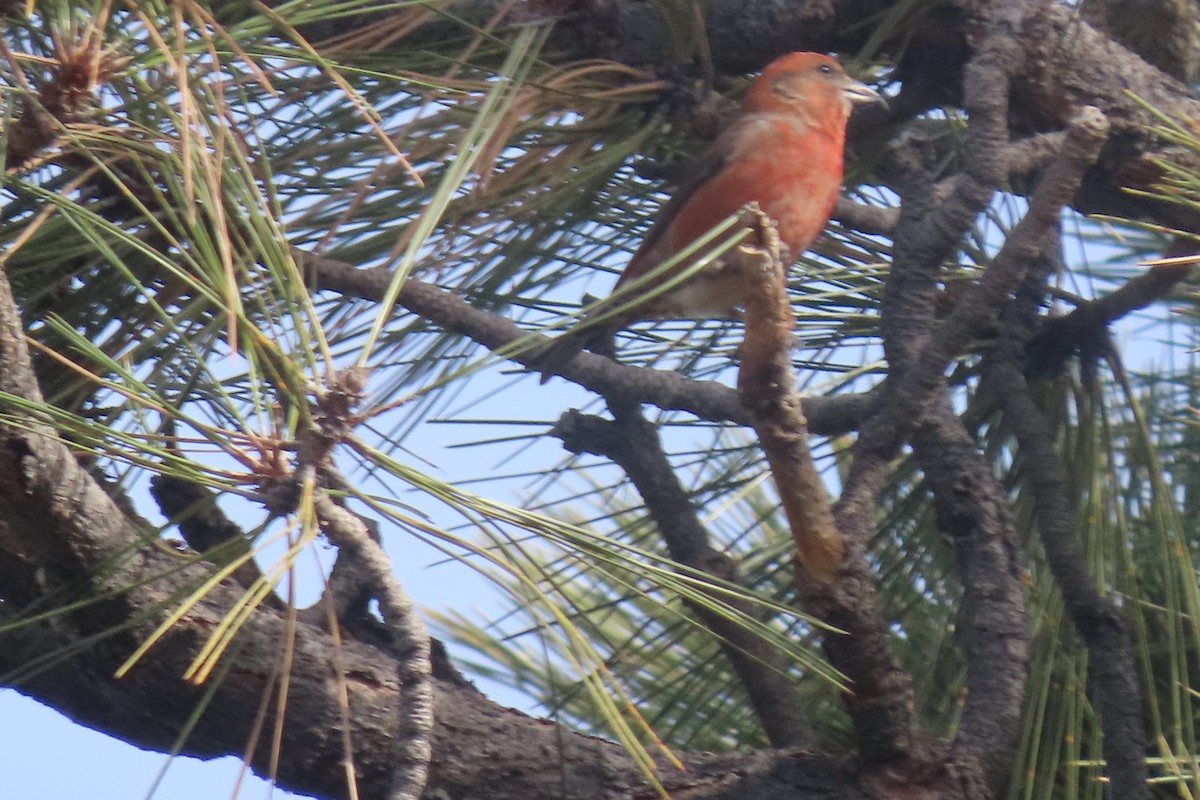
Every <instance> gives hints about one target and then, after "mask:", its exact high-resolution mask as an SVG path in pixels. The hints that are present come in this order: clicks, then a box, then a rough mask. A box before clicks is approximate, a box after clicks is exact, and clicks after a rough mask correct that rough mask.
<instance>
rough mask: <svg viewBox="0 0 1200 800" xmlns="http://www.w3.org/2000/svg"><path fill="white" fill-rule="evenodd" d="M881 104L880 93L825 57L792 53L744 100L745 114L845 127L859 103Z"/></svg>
mask: <svg viewBox="0 0 1200 800" xmlns="http://www.w3.org/2000/svg"><path fill="white" fill-rule="evenodd" d="M877 102H883V98H882V97H881V96H880V95H879V93H878V92H876V91H875V90H874V89H872V88H871V87H870V86H867V85H866V84H865V83H862V82H860V81H856V80H854V79H853V78H851V77H850V76H849V75H847V74H846V72H845V70H843V69H842V67H841V65H840V64H838V63H837V62H836V61H834V60H833V59H832V58H830V57H829V56H827V55H825V54H824V53H789V54H787V55H785V56H780V57H779V58H777V59H775V60H774V61H772V62H771V63H770V64H768V65H767V66H766V68H765V69H764V70H763V71H762V74H761V75H759V76H758V78H756V79H755V81H754V83H753V84H752V85H751V86H750V90H749V91H748V92H746V97H745V99H743V100H742V111H743V112H745V113H751V114H755V113H758V114H762V113H773V114H788V115H792V116H797V117H800V118H802V119H804V120H806V121H809V122H810V123H813V124H826V123H830V122H834V121H836V122H837V123H838V124H839V125H844V124H845V121H846V118H847V117H849V116H850V109H851V108H852V107H853V106H854V105H855V104H856V103H877Z"/></svg>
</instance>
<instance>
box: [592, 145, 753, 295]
mask: <svg viewBox="0 0 1200 800" xmlns="http://www.w3.org/2000/svg"><path fill="white" fill-rule="evenodd" d="M743 130H744V129H743V126H741V125H739V124H737V123H735V124H734V125H732V126H731V127H730V128H728V129H727V130H726V131H725V133H723V134H722V135H721V136H719V137H717V139H716V140H715V141H714V142H713V143H712V144H711V145H709V146H708V149H707V150H706V151H704V154H703V155H702V156H700V157H699V158H697V159H696V160H695V161H694V162H693V163H692V165H691V168H690V169H689V170H688V172H687V176H686V177H685V178H684V180H683V181H681V182H680V184H679V188H678V189H676V190H675V192H674V194H672V195H671V199H670V200H668V201H667V202H666V203H665V204H664V205H663V207H662V208H661V209H660V210H659V212H658V217H657V218H656V219H655V221H654V225H652V226H651V228H650V231H649V232H648V233H647V234H646V238H645V239H643V240H642V244H641V246H639V247H638V249H637V251H636V252H635V253H634V254H633V257H632V258H631V259H629V264H628V266H626V267H625V269H624V270H623V271H622V272H621V277H620V278H618V279H617V284H616V285H617V287H618V288H619V287H620V286H621V284H623V283H625V282H626V281H627V280H633V279H635V278H637V277H639V276H640V275H642V274H644V273H645V272H646V271H648V269H652V268H653V267H654V266H656V265H655V264H642V262H643V261H644V260H645V259H646V258H647V255H648V254H650V253H653V252H655V251H656V249H657V248H658V246H659V245H660V244H661V243H662V241H663V237H664V236H666V234H667V231H668V230H669V229H670V228H671V223H672V222H674V221H675V218H676V217H678V216H679V212H680V211H682V210H683V207H684V206H686V205H687V204H688V201H689V200H691V199H692V196H693V195H694V194H695V193H696V190H697V189H699V188H700V187H701V186H703V185H704V184H706V183H708V182H709V181H710V180H712V179H713V178H715V177H717V176H718V175H720V174H721V173H722V172H723V171H724V170H725V168H726V167H727V166H729V162H730V159H731V158H732V157H733V154H734V152H735V151H736V150H737V145H738V142H739V141H740V140H741V138H742V133H743ZM671 255H674V254H673V253H665V254H664V256H666V257H669V256H671ZM655 260H660V259H655Z"/></svg>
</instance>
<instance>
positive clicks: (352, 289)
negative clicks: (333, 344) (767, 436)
mask: <svg viewBox="0 0 1200 800" xmlns="http://www.w3.org/2000/svg"><path fill="white" fill-rule="evenodd" d="M292 252H293V255H294V256H295V257H296V259H297V261H298V263H299V264H300V265H301V266H302V267H303V268H304V269H306V270H309V271H311V273H312V274H313V275H314V283H315V289H316V290H320V289H328V290H331V291H335V292H340V293H341V294H345V295H347V296H350V297H361V298H364V299H367V300H380V299H382V298H383V296H384V294H385V293H386V291H387V287H388V285H389V283H390V282H391V279H392V276H391V274H390V273H389V272H388V271H387V270H383V269H379V268H367V269H359V268H357V267H354V266H353V265H351V264H347V263H345V262H342V261H338V260H336V259H331V258H326V257H324V256H317V255H314V254H312V253H307V252H305V251H303V250H299V249H297V248H293V250H292ZM398 302H399V303H400V305H402V306H403V307H405V308H407V309H408V310H409V311H411V312H412V313H414V314H417V315H418V316H420V317H423V318H425V319H428V320H430V321H431V322H433V323H434V324H436V325H438V326H439V327H441V328H443V329H444V330H447V331H453V332H455V333H461V334H463V335H464V336H467V337H469V338H470V339H472V340H473V341H475V342H478V343H479V344H481V345H483V346H484V347H487V348H488V349H490V350H493V351H497V350H504V351H506V352H507V351H511V349H512V347H513V346H514V345H515V344H516V343H517V342H518V341H525V342H531V341H533V342H536V343H537V345H536V346H535V345H532V344H531V346H530V347H529V349H526V350H524V351H522V352H511V354H510V355H508V356H507V357H508V358H509V359H511V360H513V361H515V362H516V363H518V364H522V365H524V366H527V367H529V368H530V369H533V370H537V369H538V362H537V353H538V352H539V350H538V347H539V346H544V345H545V344H546V343H547V342H549V339H546V338H545V337H542V336H540V335H539V334H531V333H529V332H527V331H524V330H522V329H520V328H519V327H517V326H516V325H515V324H514V323H513V322H512V321H511V320H509V319H506V318H505V317H501V316H499V315H496V314H491V313H489V312H487V311H481V310H480V309H477V308H473V307H472V306H471V305H470V304H469V303H467V302H466V301H465V300H463V299H462V298H460V297H458V296H457V295H455V294H452V293H451V292H449V291H446V290H445V289H441V288H438V287H436V286H433V285H432V284H428V283H425V282H423V281H421V280H418V279H416V278H409V279H408V281H407V282H406V283H405V285H404V286H403V288H401V290H400V296H399V300H398ZM562 375H563V376H564V377H566V378H568V379H569V380H572V381H574V382H576V383H578V384H579V385H581V386H583V387H584V388H587V389H590V390H592V391H594V392H596V393H597V394H599V395H602V396H603V397H606V398H609V399H610V400H613V401H616V402H636V403H650V404H651V405H655V406H658V407H659V408H661V409H663V410H666V411H672V410H675V411H686V412H688V413H690V414H694V415H695V416H696V417H698V418H700V419H703V420H708V421H711V422H733V423H736V424H738V425H749V424H750V417H749V413H748V412H747V410H746V408H745V407H744V406H743V405H742V404H741V402H740V401H739V400H738V397H737V393H736V392H735V391H734V390H732V389H730V388H729V387H728V386H725V385H723V384H719V383H716V382H714V381H694V380H690V379H688V378H685V377H683V376H682V375H680V374H678V373H675V372H666V371H662V370H653V369H646V368H642V367H631V366H628V365H625V364H619V363H617V362H615V361H613V360H612V359H609V358H605V357H604V356H599V355H595V354H593V353H581V354H580V355H579V356H577V357H576V358H574V359H573V360H572V361H571V362H570V363H569V364H567V365H566V366H564V368H563V370H562ZM872 402H873V401H872V397H871V395H869V394H856V395H844V396H838V397H813V398H809V399H807V400H806V401H805V410H806V411H807V412H808V418H809V427H810V428H811V429H812V430H813V432H814V433H818V434H821V435H825V436H836V435H840V434H842V433H845V432H847V431H851V430H854V429H855V427H856V426H857V425H858V422H859V420H860V419H862V417H863V416H864V415H865V414H866V412H867V409H868V408H870V407H871V404H872Z"/></svg>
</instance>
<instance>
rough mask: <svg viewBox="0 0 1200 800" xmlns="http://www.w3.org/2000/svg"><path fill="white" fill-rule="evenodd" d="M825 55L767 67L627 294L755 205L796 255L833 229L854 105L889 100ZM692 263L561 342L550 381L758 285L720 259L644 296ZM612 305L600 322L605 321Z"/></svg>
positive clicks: (550, 365) (638, 260)
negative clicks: (570, 366) (621, 341)
mask: <svg viewBox="0 0 1200 800" xmlns="http://www.w3.org/2000/svg"><path fill="white" fill-rule="evenodd" d="M879 99H880V98H879V95H878V94H876V93H875V92H874V90H872V89H870V88H869V87H867V86H865V85H864V84H862V83H859V82H858V81H855V80H853V79H851V78H850V77H849V76H847V75H846V73H845V72H843V71H842V68H841V67H840V66H839V65H838V63H837V62H836V61H834V60H833V59H832V58H830V57H829V56H826V55H822V54H820V53H791V54H789V55H786V56H782V57H781V58H778V59H776V60H775V61H773V62H771V63H770V64H769V65H767V67H766V69H764V70H763V71H762V74H761V75H759V76H758V78H757V79H755V81H754V83H753V84H752V85H751V86H750V89H749V91H747V93H746V96H745V98H744V99H743V101H742V108H741V113H740V115H739V116H738V118H737V119H736V120H735V121H734V122H733V124H732V125H731V126H730V127H729V129H728V130H726V131H725V132H724V133H722V134H721V136H719V137H718V138H717V140H716V141H715V142H713V144H712V146H711V147H709V149H708V151H707V152H706V153H705V154H704V156H703V157H702V158H701V159H700V161H699V162H697V165H696V168H695V170H694V172H693V173H692V175H690V176H689V179H688V180H687V181H686V182H685V183H684V184H683V185H682V186H681V187H680V188H679V190H678V191H677V192H676V193H675V195H674V196H673V197H672V198H671V200H670V201H669V202H668V203H667V204H666V205H665V206H664V207H663V209H662V211H661V213H660V214H659V218H658V219H657V221H656V222H655V224H654V226H653V227H652V228H651V230H650V232H649V234H647V236H646V239H645V241H644V242H642V245H641V247H639V248H638V251H637V252H636V253H635V254H634V256H633V258H632V259H631V260H630V262H629V265H628V266H627V267H626V268H625V270H624V272H623V273H622V274H621V277H620V279H619V280H618V281H617V286H616V288H617V289H622V288H623V287H625V285H626V284H629V283H631V282H633V281H636V280H637V279H638V278H641V277H643V276H645V275H647V274H649V273H651V272H653V271H654V270H655V268H656V267H658V266H659V265H660V264H662V263H664V262H665V261H667V260H668V259H670V258H671V257H672V256H674V255H676V254H677V253H679V252H680V251H681V250H683V249H684V248H686V247H687V246H688V245H690V244H692V243H693V242H695V241H696V239H698V238H699V237H701V236H703V235H704V234H705V233H707V232H708V231H710V230H711V229H712V228H713V227H714V226H716V225H718V224H719V223H721V222H722V221H724V220H725V219H727V218H728V217H730V216H732V215H733V214H736V213H738V212H739V211H740V210H741V209H742V208H744V207H745V206H746V205H747V204H749V203H757V204H758V207H759V209H761V210H762V212H763V213H764V214H766V215H767V216H768V217H770V218H771V219H772V220H773V221H774V223H775V225H776V228H777V229H778V232H779V237H780V240H781V241H782V242H783V244H784V245H785V246H786V247H787V248H788V250H789V252H790V254H791V256H792V257H798V256H799V255H800V254H801V253H803V252H804V251H805V250H806V249H807V248H808V246H809V245H810V244H812V242H813V240H815V239H816V238H817V236H819V235H820V234H821V231H822V230H824V228H825V225H826V224H827V223H828V221H829V215H830V213H832V211H833V206H834V203H835V202H836V201H837V197H838V193H839V192H840V191H841V187H842V158H843V151H844V146H845V136H846V121H847V120H848V119H849V116H850V110H851V108H852V105H853V104H854V103H857V102H867V101H875V100H879ZM687 267H688V264H687V262H683V263H680V264H679V265H677V266H675V267H673V268H672V269H670V270H666V271H664V272H663V273H661V274H660V275H658V276H657V277H656V278H655V279H653V280H652V281H649V282H643V283H642V284H639V286H638V288H637V289H636V290H634V291H632V292H625V293H623V294H622V295H621V296H620V298H619V299H618V300H615V301H614V302H616V303H619V304H620V305H622V306H625V305H629V304H631V303H634V304H636V305H635V307H634V308H632V309H630V310H629V311H628V312H622V313H620V314H618V315H616V318H615V319H613V320H611V321H608V322H606V323H604V324H603V325H600V326H593V327H590V328H589V329H587V330H585V331H582V332H577V331H569V332H568V333H566V334H564V335H563V336H560V337H559V338H558V339H556V340H555V342H554V343H553V344H552V345H551V346H550V348H548V350H547V351H546V354H545V355H544V356H543V357H542V360H541V366H542V368H543V373H542V381H543V382H545V380H546V379H547V378H548V377H549V375H550V374H551V373H552V372H554V371H556V370H557V369H559V368H560V367H561V366H562V365H563V364H565V363H566V362H567V361H569V360H570V359H571V358H572V357H573V356H574V355H575V353H577V352H578V351H579V350H581V349H582V348H584V347H586V346H589V345H591V344H593V343H595V342H596V341H597V340H599V339H601V338H602V337H608V336H611V335H612V333H613V332H615V331H616V330H619V329H620V328H623V327H625V326H627V325H629V324H630V323H632V322H636V321H638V320H643V319H676V318H702V317H719V316H730V315H731V314H732V313H734V312H735V310H736V309H737V308H738V307H740V306H741V305H743V304H744V302H745V291H746V289H747V288H749V286H750V284H747V282H746V281H744V280H743V279H741V277H740V276H739V275H738V272H737V270H736V269H727V268H725V265H723V264H721V263H720V261H718V262H716V263H714V264H712V265H710V266H708V267H706V268H705V269H704V270H702V271H701V272H699V273H697V274H695V275H693V276H691V277H690V278H688V280H686V281H685V282H683V283H681V284H680V285H678V286H675V287H673V288H672V289H670V290H669V291H666V292H664V293H662V294H661V295H659V296H657V297H655V298H654V299H652V300H648V301H646V302H644V303H640V304H637V303H636V301H637V299H638V298H639V297H641V296H644V295H645V294H647V293H649V292H652V291H653V289H654V288H655V286H657V285H660V284H661V283H662V282H663V281H667V280H669V279H670V278H671V276H672V275H674V274H677V273H678V272H679V271H681V270H685V269H687ZM605 310H606V309H604V307H603V304H602V305H601V307H600V308H598V309H596V310H595V311H593V312H592V313H593V314H600V313H604V312H605Z"/></svg>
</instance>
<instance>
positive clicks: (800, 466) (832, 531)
mask: <svg viewBox="0 0 1200 800" xmlns="http://www.w3.org/2000/svg"><path fill="white" fill-rule="evenodd" d="M746 214H747V215H748V216H749V217H750V225H751V226H752V227H753V228H754V229H755V231H756V233H757V236H755V237H752V239H754V240H756V241H754V242H753V243H752V244H749V245H743V246H742V247H741V248H739V253H738V256H739V257H740V259H741V261H742V268H743V270H744V271H745V279H746V280H747V281H753V282H754V285H755V286H756V287H757V290H756V291H753V292H750V293H749V295H748V299H747V301H746V336H745V339H744V340H743V342H742V347H741V360H742V363H741V367H740V369H739V370H738V395H739V396H740V397H741V400H742V403H743V404H744V405H745V406H746V408H747V409H748V410H749V412H750V420H751V425H752V426H753V427H754V431H755V433H757V434H758V438H759V442H760V443H761V444H762V448H763V452H764V453H765V454H766V457H767V463H768V464H769V465H770V467H771V475H772V477H773V478H774V480H775V487H776V489H777V491H778V492H779V498H780V501H781V502H782V504H783V510H784V513H785V514H786V515H787V519H788V526H789V527H790V529H791V532H792V540H793V541H794V542H795V543H796V560H797V566H798V567H799V568H800V570H801V571H802V572H804V573H806V574H807V575H809V576H810V577H812V578H815V579H817V580H819V581H822V582H825V583H828V582H830V581H832V580H833V579H834V577H836V575H837V573H838V570H839V569H840V567H841V564H842V556H843V553H844V550H845V545H844V543H843V541H842V536H841V534H840V533H839V532H838V530H837V526H836V524H835V523H834V520H833V514H832V513H831V512H830V509H829V498H828V495H827V493H826V491H825V485H824V483H822V481H821V476H820V474H818V472H817V469H816V464H815V463H814V462H813V457H812V451H811V450H810V449H809V447H808V423H807V421H806V420H805V418H804V410H803V408H802V407H801V404H800V395H799V393H798V392H797V391H796V381H795V378H794V376H793V374H792V360H791V356H790V353H791V346H792V329H793V316H792V307H791V304H790V303H789V302H788V297H787V283H786V265H785V261H784V259H783V258H782V256H781V249H782V245H781V244H780V241H779V236H778V235H777V234H776V231H775V226H774V225H773V224H772V223H771V221H770V219H768V218H767V217H766V216H764V215H763V214H762V212H761V211H759V210H758V208H757V207H756V206H754V205H751V206H749V207H748V208H747V211H746Z"/></svg>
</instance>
